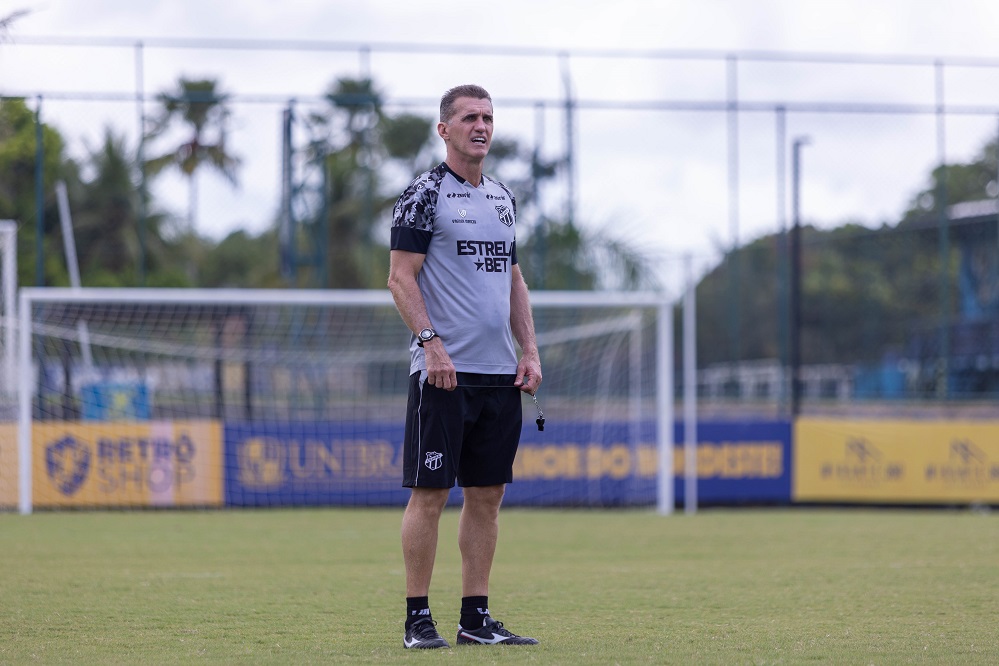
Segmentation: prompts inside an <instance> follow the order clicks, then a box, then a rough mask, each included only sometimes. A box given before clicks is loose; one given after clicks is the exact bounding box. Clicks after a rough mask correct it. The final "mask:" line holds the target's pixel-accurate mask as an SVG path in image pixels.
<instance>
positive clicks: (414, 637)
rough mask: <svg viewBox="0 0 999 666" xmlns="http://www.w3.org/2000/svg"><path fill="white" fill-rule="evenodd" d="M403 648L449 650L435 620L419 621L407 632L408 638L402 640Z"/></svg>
mask: <svg viewBox="0 0 999 666" xmlns="http://www.w3.org/2000/svg"><path fill="white" fill-rule="evenodd" d="M402 646H403V647H404V648H406V649H407V650H408V649H409V648H419V649H422V650H433V649H434V648H449V647H451V646H450V645H448V642H447V641H446V640H444V639H443V638H441V635H440V634H438V633H437V623H436V622H434V621H433V620H418V621H417V622H414V623H413V626H411V627H410V628H409V629H407V630H406V637H405V638H403V639H402Z"/></svg>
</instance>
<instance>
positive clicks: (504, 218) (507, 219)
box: [496, 206, 513, 227]
mask: <svg viewBox="0 0 999 666" xmlns="http://www.w3.org/2000/svg"><path fill="white" fill-rule="evenodd" d="M496 214H497V215H499V220H500V222H502V223H503V224H505V225H506V226H508V227H512V226H513V211H511V210H510V207H509V206H496Z"/></svg>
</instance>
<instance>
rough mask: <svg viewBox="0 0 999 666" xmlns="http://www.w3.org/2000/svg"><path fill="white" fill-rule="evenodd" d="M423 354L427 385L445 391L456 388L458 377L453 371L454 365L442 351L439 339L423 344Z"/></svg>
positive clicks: (445, 351) (442, 347) (443, 350)
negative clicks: (425, 362)
mask: <svg viewBox="0 0 999 666" xmlns="http://www.w3.org/2000/svg"><path fill="white" fill-rule="evenodd" d="M423 352H424V356H425V357H426V359H427V383H429V384H432V385H433V386H436V387H437V388H442V389H444V390H445V391H453V390H455V389H456V388H458V375H457V374H456V373H455V371H454V363H452V362H451V357H450V356H449V355H448V353H447V350H446V349H444V343H443V342H441V339H440V338H433V339H432V340H430V342H424V343H423Z"/></svg>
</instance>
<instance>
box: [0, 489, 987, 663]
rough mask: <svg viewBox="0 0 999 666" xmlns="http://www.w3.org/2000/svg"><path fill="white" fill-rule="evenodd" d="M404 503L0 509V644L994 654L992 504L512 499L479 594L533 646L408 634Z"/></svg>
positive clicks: (247, 654)
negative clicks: (587, 504)
mask: <svg viewBox="0 0 999 666" xmlns="http://www.w3.org/2000/svg"><path fill="white" fill-rule="evenodd" d="M400 515H401V511H400V510H342V509H329V510H319V509H314V510H271V511H218V512H134V513H113V512H95V513H75V512H64V513H41V514H36V515H32V516H27V517H24V516H17V515H12V514H0V664H25V663H73V664H140V663H141V664H173V663H184V664H187V663H192V662H201V663H231V664H236V663H239V664H271V663H275V664H309V663H392V664H397V663H404V662H405V663H431V662H433V663H476V664H480V663H487V664H489V663H518V664H519V663H536V664H575V665H579V664H614V663H619V664H812V663H819V664H869V663H870V664H910V663H915V664H994V663H999V631H997V629H996V621H997V618H999V516H997V515H983V514H980V513H973V512H969V511H956V510H954V511H925V512H924V511H914V510H913V511H910V510H884V511H879V510H863V509H856V510H832V509H829V510H826V509H786V510H776V509H775V510H724V511H722V510H717V511H702V512H701V513H700V514H698V515H697V516H693V517H688V516H684V515H677V516H673V517H668V518H664V517H659V516H656V515H654V514H651V513H647V512H642V511H617V512H603V511H524V510H507V511H504V513H503V515H502V519H501V539H500V548H499V551H498V553H497V557H496V563H495V565H494V569H493V579H492V589H491V594H490V606H491V609H492V611H493V612H494V614H495V615H496V616H497V617H498V618H499V619H501V620H504V621H506V622H507V623H508V624H509V625H510V627H511V628H512V629H513V630H514V631H516V632H518V633H524V634H528V635H532V636H536V637H538V638H539V639H541V645H539V646H537V647H519V648H518V647H505V648H503V647H462V648H455V649H453V650H450V651H446V652H444V651H433V652H416V651H412V652H407V651H404V650H403V649H402V619H403V611H404V607H405V602H404V599H403V596H404V594H403V571H402V559H401V555H400V550H399V520H400ZM456 517H457V516H456V514H455V513H454V512H453V511H451V510H449V511H448V513H447V514H446V515H445V518H444V521H443V523H442V533H441V537H442V538H441V546H440V552H439V554H438V561H437V570H436V576H435V580H434V585H433V589H432V591H431V603H432V605H433V609H434V616H435V618H436V619H437V620H438V622H439V624H440V629H441V633H442V634H444V636H445V637H446V638H448V639H449V640H452V639H453V637H454V628H455V625H456V623H457V607H458V601H459V596H460V584H459V575H458V564H459V561H458V555H457V547H456V545H455V538H456V529H455V522H456V520H455V519H456Z"/></svg>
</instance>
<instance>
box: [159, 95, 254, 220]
mask: <svg viewBox="0 0 999 666" xmlns="http://www.w3.org/2000/svg"><path fill="white" fill-rule="evenodd" d="M158 99H159V102H160V104H161V105H162V109H161V112H160V114H159V117H158V118H156V119H154V121H153V127H152V129H151V130H150V131H149V133H148V135H147V139H148V140H150V141H154V140H157V139H159V138H160V137H161V136H163V135H164V133H165V132H166V131H167V130H168V129H169V128H171V127H172V126H173V125H174V124H176V123H177V122H179V123H181V124H183V125H184V126H185V127H186V129H187V132H188V135H187V138H186V139H184V140H183V141H182V142H181V143H180V145H178V146H177V147H176V148H173V149H170V150H168V151H167V152H165V153H161V154H160V155H158V156H156V157H153V158H151V159H149V160H148V162H147V163H146V170H147V173H148V174H149V175H150V176H155V175H157V174H159V173H161V172H162V171H164V170H165V169H167V168H175V169H178V170H179V171H180V172H181V173H182V174H183V175H184V177H185V178H187V181H188V194H189V199H188V213H187V222H188V227H189V230H191V231H193V230H194V229H195V227H196V222H197V207H198V187H197V174H198V172H199V171H201V169H202V167H204V166H208V167H210V168H211V169H213V170H214V171H216V172H217V173H219V174H221V175H222V176H223V177H225V179H226V180H227V181H229V182H230V183H231V184H232V185H236V184H237V178H236V172H237V170H238V168H239V165H240V159H239V158H238V157H236V156H234V155H233V154H231V153H230V152H229V150H228V148H227V146H226V139H227V131H228V127H227V125H228V120H229V108H228V106H227V99H228V96H227V95H224V94H222V93H221V92H219V90H218V82H217V81H216V80H215V79H186V78H181V79H180V81H179V82H178V84H177V88H176V90H174V91H173V92H165V93H161V94H160V95H159V96H158Z"/></svg>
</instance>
